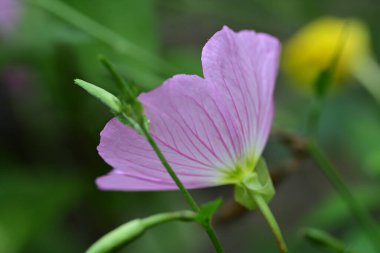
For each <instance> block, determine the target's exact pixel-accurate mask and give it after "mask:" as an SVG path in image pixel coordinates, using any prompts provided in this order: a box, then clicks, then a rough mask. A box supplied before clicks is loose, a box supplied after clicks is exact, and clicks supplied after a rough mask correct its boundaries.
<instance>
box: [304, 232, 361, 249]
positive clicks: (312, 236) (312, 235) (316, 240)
mask: <svg viewBox="0 0 380 253" xmlns="http://www.w3.org/2000/svg"><path fill="white" fill-rule="evenodd" d="M304 236H305V238H306V239H307V240H309V241H310V242H311V243H313V244H315V245H318V246H321V247H324V248H326V249H330V250H331V251H333V252H336V253H356V252H355V251H353V250H351V249H349V248H348V247H347V245H345V244H344V243H343V242H341V241H340V240H338V239H337V238H335V237H333V236H331V235H329V234H328V233H326V232H324V231H322V230H319V229H315V228H308V229H307V230H306V231H305V233H304Z"/></svg>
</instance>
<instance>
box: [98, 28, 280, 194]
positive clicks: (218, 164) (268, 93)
mask: <svg viewBox="0 0 380 253" xmlns="http://www.w3.org/2000/svg"><path fill="white" fill-rule="evenodd" d="M278 54H279V43H278V41H277V40H276V39H274V38H272V37H270V36H269V35H264V34H256V33H255V32H253V31H243V32H240V33H234V32H233V31H231V30H230V29H228V28H227V27H225V28H223V30H222V31H220V32H218V33H216V34H215V35H214V36H213V37H212V38H211V39H210V40H209V42H208V43H207V44H206V46H205V47H204V49H203V54H202V62H203V68H204V74H205V79H202V78H200V77H197V76H190V75H177V76H174V77H173V78H171V79H169V80H167V81H166V82H165V83H164V84H163V85H162V86H161V87H159V88H157V89H155V90H153V91H151V92H149V93H146V94H142V95H141V96H140V97H139V99H140V100H141V102H142V103H143V104H144V107H145V112H146V114H147V116H148V118H149V119H150V121H151V124H150V127H151V133H152V135H153V137H154V138H155V140H156V141H157V143H158V145H159V146H160V149H161V150H162V152H163V153H164V155H165V157H166V158H167V160H168V162H169V164H171V166H172V167H173V168H174V170H175V171H176V173H177V175H178V176H179V177H180V179H181V180H182V182H183V183H184V184H185V186H186V187H187V188H200V187H207V186H214V185H219V184H223V181H222V180H220V179H221V178H222V177H223V176H225V172H226V171H227V172H228V171H230V170H231V169H234V167H235V165H236V164H237V163H238V162H239V161H241V160H242V159H244V158H246V157H247V156H252V157H253V158H258V157H259V156H260V155H261V153H262V150H263V148H264V145H265V142H266V139H267V137H268V134H269V131H270V126H271V121H272V116H273V110H272V103H273V102H272V93H273V88H274V81H275V77H276V72H277V61H278ZM98 150H99V153H100V155H101V156H102V157H103V159H104V160H105V161H106V162H107V163H108V164H110V165H111V166H112V167H113V168H114V170H113V171H112V172H111V173H110V174H109V175H106V176H103V177H101V178H99V179H98V181H97V183H98V186H99V187H100V188H102V189H114V190H115V189H116V190H117V189H118V190H170V189H176V188H177V187H176V186H175V184H174V182H173V181H172V179H171V178H170V176H169V175H168V173H167V172H166V170H165V168H164V167H163V166H162V165H161V163H160V161H159V160H158V158H157V156H156V154H155V153H154V152H153V150H152V149H151V147H150V145H149V144H148V143H147V142H146V141H145V139H144V138H143V137H142V136H140V135H138V134H137V133H136V132H135V131H134V130H132V129H130V128H128V127H126V126H124V125H122V124H121V123H120V122H118V121H117V120H115V119H113V120H111V121H110V122H109V123H108V124H107V126H106V127H105V129H104V130H103V131H102V133H101V141H100V145H99V147H98Z"/></svg>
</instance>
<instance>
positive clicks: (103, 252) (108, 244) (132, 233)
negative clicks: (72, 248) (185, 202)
mask: <svg viewBox="0 0 380 253" xmlns="http://www.w3.org/2000/svg"><path fill="white" fill-rule="evenodd" d="M195 217H196V213H194V212H192V211H177V212H170V213H160V214H155V215H152V216H149V217H147V218H144V219H135V220H132V221H129V222H127V223H125V224H123V225H121V226H120V227H118V228H116V229H114V230H112V231H111V232H109V233H107V234H105V235H104V236H103V237H101V238H100V239H99V240H97V241H96V242H95V243H94V244H92V245H91V246H90V248H88V250H86V253H110V252H114V251H116V250H118V249H120V248H122V247H124V246H126V245H127V244H128V243H131V242H132V241H134V240H136V239H137V238H139V237H140V236H142V235H143V234H144V233H145V232H146V231H147V230H148V229H150V228H152V227H155V226H157V225H160V224H163V223H167V222H170V221H175V220H179V221H193V220H194V219H195Z"/></svg>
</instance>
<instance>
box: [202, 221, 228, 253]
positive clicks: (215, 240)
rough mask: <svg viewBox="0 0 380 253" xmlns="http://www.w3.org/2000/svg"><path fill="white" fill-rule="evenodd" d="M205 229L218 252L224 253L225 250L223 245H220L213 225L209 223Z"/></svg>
mask: <svg viewBox="0 0 380 253" xmlns="http://www.w3.org/2000/svg"><path fill="white" fill-rule="evenodd" d="M203 227H204V228H205V230H206V232H207V235H208V237H209V238H210V240H211V242H212V244H213V246H214V248H215V250H216V252H218V253H223V252H224V249H223V247H222V245H221V244H220V241H219V239H218V237H217V236H216V233H215V230H214V229H213V227H212V225H211V223H209V224H208V225H205V226H203Z"/></svg>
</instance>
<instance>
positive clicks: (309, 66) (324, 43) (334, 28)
mask: <svg viewBox="0 0 380 253" xmlns="http://www.w3.org/2000/svg"><path fill="white" fill-rule="evenodd" d="M369 44H370V38H369V31H368V29H367V27H366V26H365V25H364V24H363V23H362V22H361V21H359V20H357V19H342V18H336V17H322V18H319V19H317V20H315V21H313V22H312V23H310V24H308V25H306V26H305V27H303V28H302V29H301V30H300V31H299V32H298V33H296V34H295V35H294V36H293V37H292V38H291V39H290V40H289V41H288V42H287V43H286V44H285V46H284V54H283V59H282V60H283V61H282V67H283V70H284V71H285V72H286V73H287V74H288V75H289V76H290V77H291V78H293V79H294V83H295V84H297V85H298V86H299V87H303V88H306V89H310V88H311V87H312V85H313V84H314V82H315V80H316V78H317V77H318V75H319V74H320V73H321V71H323V70H325V69H327V68H328V67H329V66H330V64H331V62H332V60H333V59H334V57H336V55H339V59H338V63H337V65H336V69H335V72H334V76H333V83H334V84H337V83H340V82H341V81H342V80H343V79H344V78H345V77H347V76H349V75H350V74H352V71H353V68H355V67H354V65H355V64H357V63H358V62H361V61H362V59H364V58H366V57H367V56H368V55H369V53H370V45H369ZM338 52H339V53H338Z"/></svg>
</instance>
